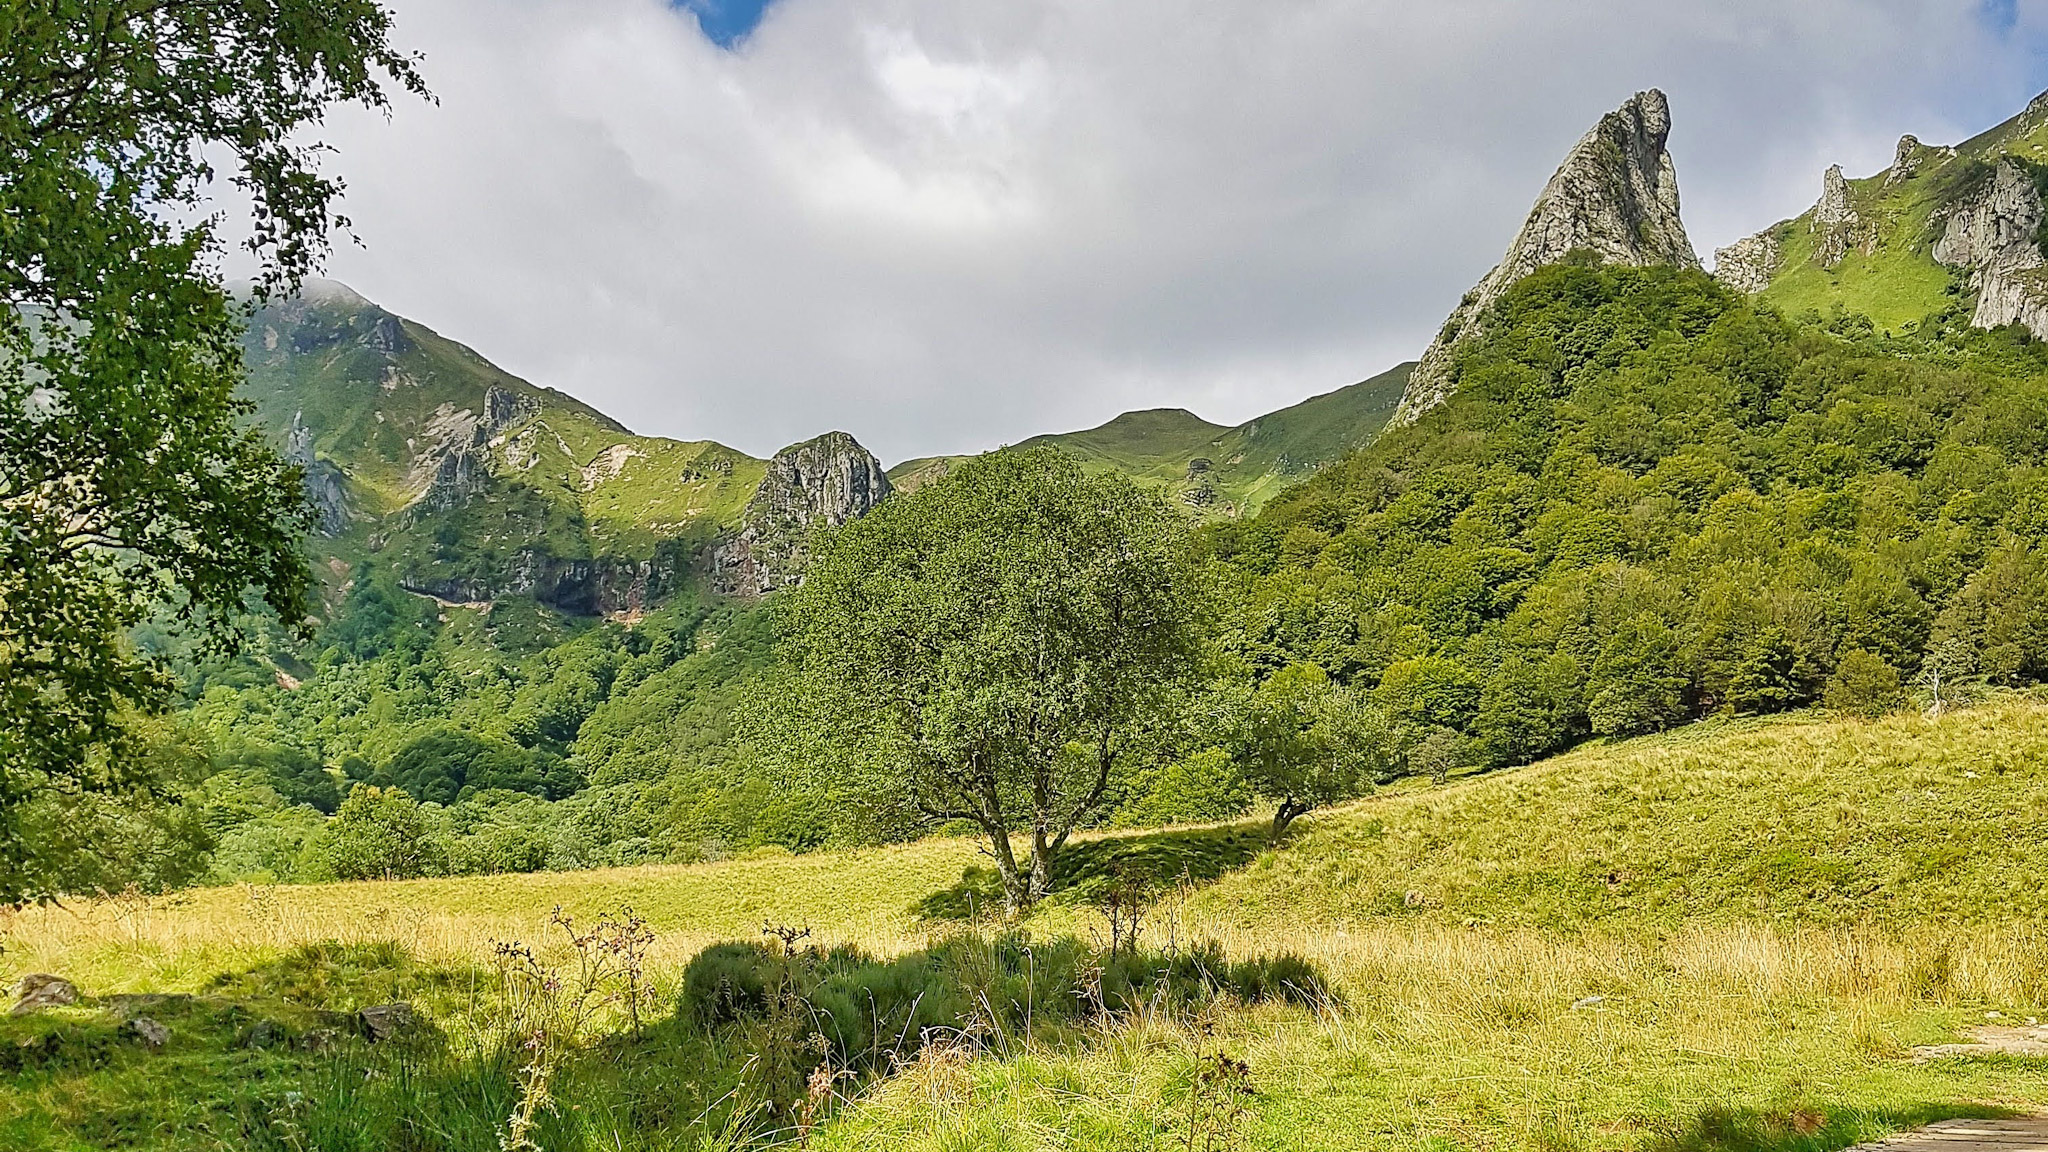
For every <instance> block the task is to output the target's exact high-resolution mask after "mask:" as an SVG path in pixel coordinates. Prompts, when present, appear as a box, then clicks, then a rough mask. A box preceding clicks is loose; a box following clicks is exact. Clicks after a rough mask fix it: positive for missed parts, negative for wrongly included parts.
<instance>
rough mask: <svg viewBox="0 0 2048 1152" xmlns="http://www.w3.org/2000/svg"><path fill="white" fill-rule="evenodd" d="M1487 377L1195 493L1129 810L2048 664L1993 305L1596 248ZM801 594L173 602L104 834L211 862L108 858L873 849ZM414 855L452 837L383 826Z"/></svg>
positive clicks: (1498, 341)
mask: <svg viewBox="0 0 2048 1152" xmlns="http://www.w3.org/2000/svg"><path fill="white" fill-rule="evenodd" d="M1458 364H1459V366H1458V372H1459V380H1460V385H1459V389H1458V392H1457V395H1456V397H1455V398H1454V399H1453V400H1452V401H1451V402H1450V403H1449V404H1447V405H1445V406H1443V407H1442V408H1440V409H1438V410H1436V411H1434V412H1432V413H1430V414H1429V415H1428V416H1426V417H1424V418H1423V419H1422V420H1420V421H1419V422H1417V423H1416V424H1414V425H1412V426H1409V427H1405V428H1401V429H1397V430H1393V431H1390V432H1388V433H1387V434H1385V435H1384V436H1383V437H1382V438H1380V439H1379V440H1378V441H1377V442H1375V443H1373V444H1371V445H1369V446H1367V447H1365V448H1364V449H1362V450H1360V451H1357V452H1355V453H1353V454H1352V455H1351V456H1349V457H1348V458H1346V459H1345V460H1343V461H1342V462H1341V463H1339V464H1337V465H1335V466H1333V467H1331V468H1328V469H1326V470H1324V471H1323V472H1322V473H1320V474H1318V475H1317V476H1315V477H1314V478H1313V479H1311V480H1309V481H1308V482H1306V483H1304V484H1301V485H1299V486H1297V487H1295V488H1293V489H1291V490H1290V491H1288V492H1286V493H1284V494H1283V495H1282V496H1280V497H1279V498H1278V499H1276V500H1275V501H1274V502H1273V503H1272V504H1270V505H1269V506H1268V507H1267V508H1266V509H1265V511H1264V512H1263V513H1262V514H1261V515H1259V516H1258V517H1256V518H1253V519H1250V520H1245V521H1226V522H1220V523H1210V524H1207V525H1200V524H1197V523H1195V522H1194V521H1193V520H1192V519H1190V523H1189V527H1188V532H1189V544H1190V547H1191V548H1192V549H1193V550H1194V551H1195V553H1196V554H1197V556H1198V557H1200V558H1202V559H1203V564H1204V570H1205V571H1206V572H1207V573H1208V575H1209V581H1208V586H1209V587H1210V588H1211V589H1212V591H1213V593H1214V600H1213V603H1212V605H1211V610H1210V612H1209V613H1208V616H1207V619H1208V620H1209V624H1208V632H1209V653H1208V657H1207V667H1208V672H1207V673H1206V674H1205V676H1206V681H1207V683H1208V685H1209V687H1208V688H1206V689H1204V690H1202V691H1198V692H1195V693H1192V694H1190V695H1188V696H1187V697H1186V698H1185V699H1184V700H1183V702H1182V710H1183V712H1184V715H1182V716H1181V718H1180V720H1179V721H1178V722H1177V723H1176V725H1175V726H1174V731H1175V737H1174V740H1173V742H1172V745H1173V746H1172V747H1171V748H1170V749H1169V752H1168V753H1167V754H1163V755H1161V756H1159V757H1156V758H1155V759H1154V760H1153V761H1151V762H1148V763H1147V764H1146V765H1145V766H1143V767H1141V768H1139V769H1138V770H1136V771H1134V772H1132V773H1131V774H1129V775H1128V776H1127V777H1126V778H1123V779H1121V780H1120V781H1119V782H1118V784H1117V786H1116V787H1115V788H1114V789H1113V790H1112V794H1111V796H1110V798H1109V801H1108V802H1107V803H1106V804H1105V805H1104V806H1103V807H1102V808H1101V809H1100V814H1099V815H1097V816H1096V817H1094V819H1095V820H1097V821H1098V822H1103V823H1111V824H1147V823H1160V822H1169V821H1175V820H1200V819H1216V818H1222V817H1226V816H1231V815H1236V814H1240V813H1243V812H1245V811H1247V810H1249V809H1250V808H1252V807H1253V806H1254V805H1256V804H1258V803H1259V802H1260V800H1261V798H1263V799H1265V800H1268V801H1276V802H1277V801H1280V800H1282V799H1284V798H1285V796H1286V787H1285V785H1286V784H1287V783H1288V782H1287V781H1285V780H1282V781H1279V782H1277V783H1276V782H1275V780H1274V774H1275V771H1276V769H1275V764H1276V763H1277V762H1278V761H1284V760H1285V759H1286V758H1287V755H1289V754H1290V753H1289V751H1288V750H1289V749H1292V750H1293V751H1292V753H1291V754H1292V755H1294V756H1295V759H1296V760H1297V761H1301V760H1304V759H1322V760H1327V759H1329V758H1331V757H1332V756H1341V757H1343V758H1345V760H1346V763H1347V764H1348V766H1349V767H1348V769H1347V770H1346V771H1344V772H1341V773H1338V774H1337V776H1336V777H1334V778H1331V779H1325V780H1323V781H1321V782H1320V784H1319V785H1318V787H1317V788H1316V789H1312V791H1314V792H1315V796H1314V799H1313V800H1311V801H1307V802H1305V804H1306V806H1313V805H1314V804H1320V803H1328V802H1330V801H1332V800H1336V799H1341V798H1343V797H1344V796H1346V795H1349V794H1356V793H1358V792H1360V791H1363V790H1368V789H1369V788H1370V787H1371V786H1372V785H1373V784H1374V783H1375V782H1380V781H1385V780H1387V779H1390V778H1393V777H1396V776H1399V775H1402V774H1408V773H1415V774H1432V775H1441V774H1442V773H1444V772H1446V771H1449V770H1452V769H1456V768H1459V767H1489V766H1500V765H1507V764H1515V763H1522V762H1526V761H1529V760H1532V759H1534V758H1537V757H1539V756H1542V755H1546V754H1548V753H1550V752H1553V751H1556V750H1558V749H1561V748H1565V747H1568V746H1570V745H1572V744H1575V743H1577V742H1580V741H1583V740H1585V739H1588V738H1593V737H1610V736H1612V737H1620V736H1628V735H1634V734H1638V733H1643V732H1649V731H1654V730H1658V729H1662V728H1667V727H1670V726H1673V725H1676V724H1680V723H1684V722H1687V721H1689V720H1692V719H1695V718H1699V717H1703V716H1708V715H1713V714H1717V713H1720V714H1727V713H1732V714H1751V713H1766V712H1773V711H1779V710H1784V709H1788V708H1794V707H1800V706H1804V705H1809V704H1814V703H1826V704H1828V705H1831V706H1834V707H1838V708H1842V709H1848V710H1853V711H1881V710H1883V709H1886V708H1889V707H1894V706H1897V705H1899V704H1901V703H1903V702H1904V701H1905V700H1906V699H1907V697H1908V696H1909V695H1914V694H1917V696H1918V697H1919V698H1920V699H1921V700H1922V701H1923V702H1931V697H1932V695H1933V694H1935V693H1936V692H1941V693H1946V694H1948V695H1950V696H1953V695H1954V694H1956V693H1958V692H1967V691H1969V690H1970V689H1971V687H1972V686H1973V685H1978V684H1985V683H1998V684H2006V683H2016V682H2022V681H2028V680H2034V679H2039V678H2041V677H2042V675H2043V673H2044V672H2048V620H2044V618H2043V614H2044V612H2048V609H2044V608H2043V607H2042V606H2043V605H2044V604H2048V559H2044V557H2043V556H2042V554H2041V550H2040V548H2039V545H2038V541H2039V540H2040V539H2041V538H2042V530H2043V528H2044V527H2048V472H2044V470H2043V468H2042V463H2043V460H2042V457H2043V453H2044V450H2048V348H2044V346H2042V345H2041V344H2039V343H2037V342H2035V341H2032V340H2031V339H2029V338H2028V337H2027V336H2026V335H2025V334H2024V333H2023V332H2021V331H2020V330H2018V329H2016V328H2014V329H2005V330H1999V331H1992V332H1983V331H1977V330H1974V329H1971V328H1970V327H1969V326H1968V324H1967V322H1966V317H1965V315H1964V314H1963V313H1962V311H1961V310H1960V309H1958V310H1956V311H1954V312H1950V313H1945V314H1938V315H1935V316H1931V317H1928V318H1927V319H1926V320H1924V321H1923V322H1921V323H1920V324H1918V325H1913V326H1910V327H1909V328H1908V330H1907V331H1906V332H1905V333H1904V334H1901V335H1891V334H1880V333H1878V332H1877V331H1876V330H1875V329H1874V328H1873V326H1872V325H1871V324H1870V323H1869V322H1868V321H1867V320H1865V319H1863V318H1862V317H1860V316H1857V315H1853V314H1843V313H1837V314H1835V315H1832V316H1826V317H1823V316H1820V315H1818V314H1812V313H1809V314H1806V315H1803V316H1796V317H1787V316H1784V315H1782V314H1780V313H1779V312H1778V311H1776V310H1774V308H1773V307H1772V306H1770V305H1768V304H1766V303H1763V302H1761V301H1759V300H1757V299H1756V298H1752V297H1747V296H1744V295H1742V294H1739V293H1734V292H1731V291H1729V290H1727V289H1725V288H1723V287H1721V286H1719V285H1717V284H1715V283H1714V282H1713V281H1712V280H1710V279H1708V278H1707V277H1705V276H1703V275H1701V274H1698V273H1688V272H1679V271H1675V270H1670V269H1646V270H1630V269H1619V268H1598V267H1591V266H1581V265H1565V266H1559V267H1554V268H1551V269H1547V270H1545V271H1542V272H1540V273H1538V274H1536V275H1534V276H1531V277H1529V278H1528V279H1527V280H1525V281H1524V282H1523V283H1521V284H1520V285H1519V286H1517V287H1516V288H1515V289H1514V290H1513V291H1512V292H1511V293H1510V294H1509V295H1508V296H1507V297H1506V298H1505V299H1503V300H1502V301H1501V302H1500V303H1499V305H1498V306H1497V309H1496V313H1495V321H1494V322H1493V323H1491V324H1490V325H1489V327H1488V330H1487V334H1486V335H1485V337H1484V338H1483V339H1481V340H1477V341H1473V342H1471V343H1470V344H1469V346H1468V347H1466V348H1465V349H1464V350H1462V351H1461V353H1460V358H1459V362H1458ZM939 483H941V484H943V483H947V481H940V482H939ZM911 498H915V496H914V495H913V496H899V497H897V499H911ZM777 613H778V600H777V598H775V597H771V598H770V599H768V600H767V601H765V602H760V603H749V602H746V601H721V600H717V599H714V598H709V597H699V596H693V595H688V594H686V595H684V596H681V597H678V598H677V599H675V600H672V601H671V602H670V603H669V604H667V605H666V606H664V607H663V608H661V609H660V610H659V611H656V612H654V613H652V614H650V615H648V616H646V617H644V618H642V619H640V620H638V621H636V622H634V623H632V624H631V625H627V624H623V623H616V622H607V621H593V620H588V619H578V618H575V617H570V616H565V615H562V614H560V613H557V612H554V611H552V610H550V609H547V608H544V607H540V606H537V605H535V604H534V603H533V602H532V601H531V600H527V599H521V598H517V597H508V598H504V599H501V600H499V601H497V602H496V603H494V604H492V605H490V606H489V607H488V608H479V607H475V606H458V605H446V604H436V603H435V602H433V601H432V600H429V599H427V598H425V597H422V596H418V595H415V594H413V593H409V592H406V591H404V590H402V589H401V588H399V587H398V585H397V584H396V582H395V581H394V579H393V578H392V576H391V575H390V573H389V572H388V571H386V570H383V569H380V568H379V567H377V566H376V564H375V563H374V561H371V562H365V563H363V564H361V565H359V566H358V567H357V568H356V569H355V570H354V572H353V573H352V575H351V578H350V579H349V581H348V582H347V585H346V592H345V595H343V596H342V597H341V599H340V600H339V602H338V603H337V604H335V605H334V606H333V608H332V609H331V610H330V611H329V613H328V614H327V619H326V620H325V622H324V623H323V624H322V626H321V627H320V629H319V630H318V632H317V634H316V636H315V639H314V640H313V641H312V642H311V643H310V644H298V645H294V644H293V643H291V642H290V641H289V640H288V639H287V638H286V637H285V635H284V634H283V633H282V632H281V631H279V630H278V629H276V628H275V627H274V626H273V627H269V628H267V629H263V628H261V627H259V628H258V630H259V631H263V632H265V636H263V637H261V638H260V639H261V643H259V644H258V645H257V647H256V649H255V650H256V651H257V652H259V653H261V652H263V651H265V650H266V646H267V651H268V653H269V654H268V655H267V656H265V655H258V656H248V655H245V656H243V657H240V658H237V659H235V660H232V661H222V660H213V661H206V660H198V659H196V658H192V657H189V656H181V655H179V653H178V650H177V649H176V646H175V645H174V644H173V643H172V642H171V641H169V640H167V639H165V636H166V635H167V633H158V632H153V631H151V630H149V629H144V630H143V631H142V633H141V634H140V635H139V640H140V642H141V643H142V645H143V646H144V647H150V646H152V645H155V646H157V647H158V650H160V651H163V652H166V653H167V654H169V655H170V656H171V657H172V658H173V664H174V666H175V667H176V668H177V671H178V673H179V677H180V681H181V683H182V684H183V686H184V688H185V692H186V698H185V704H184V706H183V708H182V709H181V711H180V712H179V713H178V714H177V716H176V717H175V718H174V719H172V720H171V721H168V722H164V723H151V724H149V725H148V731H149V732H150V733H152V737H151V739H152V740H153V741H154V743H153V745H152V747H154V748H157V749H158V750H159V752H160V754H161V755H162V756H163V758H164V759H165V761H166V763H168V764H172V765H173V766H174V767H175V771H174V772H173V773H172V774H173V775H174V776H176V777H177V778H178V779H179V780H180V781H181V783H180V785H179V786H178V788H176V789H173V794H174V796H175V797H176V799H175V802H173V803H171V804H169V805H168V806H167V807H166V808H164V809H163V810H162V811H161V812H157V813H155V814H154V815H151V814H150V812H149V810H147V809H134V808H121V809H114V808H109V809H108V810H107V811H106V812H104V813H103V814H102V817H101V823H100V824H94V823H93V822H92V821H83V822H80V824H79V826H80V827H81V828H85V829H88V831H87V832H81V833H80V834H81V835H88V834H91V833H90V831H89V830H90V829H91V828H95V827H99V828H102V829H103V832H102V835H103V836H104V839H105V841H106V842H107V843H109V844H111V843H115V842H121V841H123V840H124V838H125V839H126V840H136V841H137V842H141V841H140V840H139V839H138V837H137V833H136V826H137V822H138V821H144V820H153V821H154V822H155V823H153V824H152V825H151V827H152V828H154V829H155V831H154V832H152V834H151V835H152V837H154V839H153V841H151V842H157V843H161V842H164V841H167V840H168V841H179V838H180V837H182V838H183V840H182V841H180V842H182V843H185V844H186V845H187V848H186V850H184V851H182V852H170V853H165V852H161V851H158V852H156V853H155V854H154V855H153V856H152V857H151V860H152V863H150V864H148V865H147V867H146V868H144V869H143V870H142V871H141V872H140V873H137V872H135V871H134V870H133V869H130V870H129V871H123V870H122V868H121V867H120V866H118V864H117V865H114V866H105V865H94V867H96V868H99V867H107V868H108V869H109V870H108V871H106V873H105V874H104V875H101V874H95V875H92V876H82V877H79V878H78V880H77V882H79V883H90V884H92V885H94V886H107V885H110V884H111V885H115V886H118V884H119V883H123V882H130V881H134V882H140V883H144V884H151V883H176V882H189V881H193V880H211V881H213V882H226V881H231V880H236V879H246V878H269V879H284V880H311V879H321V878H328V877H342V878H346V877H349V876H356V875H384V874H393V873H396V874H406V873H434V872H488V871H522V870H533V869H538V868H575V867H589V866H599V865H609V864H624V863H633V862H640V861H648V860H689V859H699V858H706V857H712V858H715V857H717V856H720V855H723V854H727V853H734V852H745V851H748V850H757V849H762V848H765V847H771V846H780V847H782V848H788V849H797V850H801V849H804V848H809V847H815V846H818V845H821V844H826V843H831V842H835V841H843V840H845V839H846V838H848V837H852V836H856V835H859V834H861V829H859V828H857V827H855V826H853V825H852V824H850V823H849V822H848V821H846V820H844V819H842V817H841V808H840V806H839V805H838V804H837V803H836V802H835V798H834V797H833V796H832V795H831V794H830V792H831V788H830V782H829V779H827V780H826V781H825V782H823V783H820V782H819V781H818V779H816V778H806V779H805V780H804V781H803V782H800V783H799V782H795V781H792V780H791V779H789V778H788V777H786V776H785V775H784V774H781V773H778V772H776V771H773V770H771V769H770V768H769V767H768V766H767V765H766V764H765V763H763V762H762V761H761V759H760V758H758V757H756V756H754V755H753V754H752V753H751V752H750V749H749V746H748V744H747V742H746V741H744V740H742V739H740V738H739V736H738V735H737V734H736V730H735V713H736V710H737V709H738V708H739V706H740V705H741V704H742V702H743V701H746V700H748V699H750V698H751V697H753V696H754V695H756V694H757V693H758V691H759V688H760V685H761V684H762V680H761V679H760V678H761V677H763V676H765V675H767V674H768V673H769V671H770V669H772V668H773V666H774V665H775V660H776V618H777ZM1333 702H1334V705H1338V706H1340V707H1336V710H1335V711H1333ZM1333 716H1336V717H1338V718H1339V719H1337V720H1332V719H1331V717H1333ZM139 723H141V722H138V724H139ZM1276 731H1278V732H1279V733H1280V735H1279V736H1276V735H1275V732H1276ZM1276 740H1277V741H1279V743H1277V744H1276ZM1288 741H1292V743H1288ZM1276 749H1279V750H1278V751H1276ZM1276 758H1277V759H1276ZM1297 783H1298V781H1297ZM358 784H362V785H368V786H370V787H371V788H374V789H375V791H370V790H369V789H368V788H365V789H357V788H356V785H358ZM352 790H353V791H352ZM351 797H353V799H351ZM108 822H112V823H111V824H109V823H108ZM394 837H395V838H396V839H395V840H393V838H394ZM385 840H392V841H393V842H401V841H402V842H407V843H417V844H420V845H423V846H424V847H422V848H421V849H420V850H419V851H412V852H407V853H404V854H402V855H403V858H402V859H397V860H393V859H390V858H387V857H386V856H383V855H380V854H379V853H378V852H376V851H367V850H366V849H364V847H363V845H364V844H375V843H381V842H384V841H385ZM107 855H112V856H114V857H120V856H122V855H124V854H123V853H120V852H116V851H112V850H110V851H109V852H108V853H103V854H102V857H101V858H104V857H105V856H107Z"/></svg>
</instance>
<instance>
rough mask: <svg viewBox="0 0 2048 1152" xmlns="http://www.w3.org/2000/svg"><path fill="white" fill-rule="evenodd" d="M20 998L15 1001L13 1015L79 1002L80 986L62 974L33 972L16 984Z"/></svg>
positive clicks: (24, 1014)
mask: <svg viewBox="0 0 2048 1152" xmlns="http://www.w3.org/2000/svg"><path fill="white" fill-rule="evenodd" d="M14 992H15V995H16V996H17V997H19V999H17V1000H16V1001H15V1002H14V1010H13V1011H12V1012H10V1013H9V1015H12V1016H26V1015H28V1014H29V1013H31V1012H40V1011H42V1010H43V1009H45V1008H60V1007H62V1006H64V1005H66V1004H76V1003H78V986H77V985H76V984H73V983H72V982H71V981H69V980H66V979H65V978H63V977H62V976H53V975H51V974H50V973H48V972H31V973H29V974H28V975H26V976H23V977H22V978H21V980H20V981H19V982H17V983H16V984H15V986H14Z"/></svg>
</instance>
